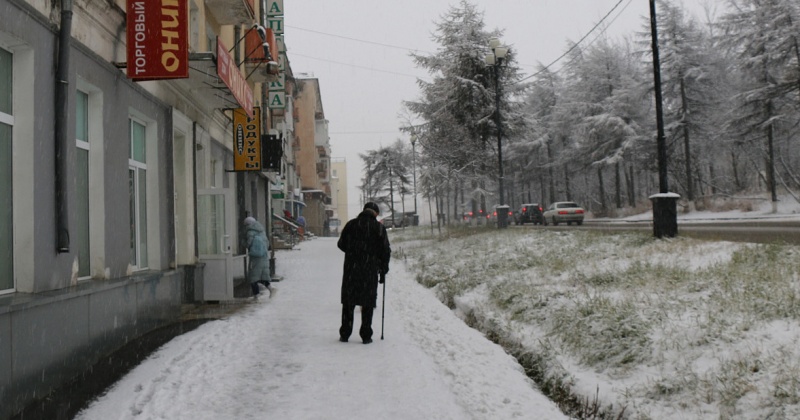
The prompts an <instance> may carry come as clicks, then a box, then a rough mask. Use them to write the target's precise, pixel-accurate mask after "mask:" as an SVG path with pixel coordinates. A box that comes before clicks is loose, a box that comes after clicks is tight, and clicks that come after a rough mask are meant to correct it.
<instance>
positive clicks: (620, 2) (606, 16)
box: [517, 0, 631, 83]
mask: <svg viewBox="0 0 800 420" xmlns="http://www.w3.org/2000/svg"><path fill="white" fill-rule="evenodd" d="M623 1H625V0H619V1H618V2H617V4H615V5H614V7H612V8H611V10H609V11H608V13H606V15H605V16H603V18H602V19H600V21H598V22H597V24H595V25H594V26H593V27H592V29H590V30H589V32H586V35H584V36H583V37H581V39H579V40H578V42H576V43H575V44H574V45H572V47H570V48H569V49H568V50H567V51H566V52H564V54H561V55H560V56H558V58H556V59H555V60H553V61H552V62H550V64H548V65H546V66H545V67H544V68H543V69H541V70H539V71H537V72H536V73H534V74H532V75H530V76H528V77H524V78H522V79H520V80H519V81H517V83H519V82H524V81H525V80H528V79H530V78H532V77H536V76H538V75H539V74H541V73H543V72H544V71H546V70H547V69H549V68H550V67H551V66H552V65H553V64H555V63H557V62H559V61H560V60H561V59H562V58H564V57H566V56H567V55H568V54H569V53H571V52H572V50H574V49H575V48H578V46H579V45H580V44H581V42H583V41H584V40H586V38H587V37H589V35H590V34H591V33H592V32H594V30H595V29H597V27H598V26H600V24H602V23H603V21H605V20H606V19H607V18H608V17H609V16H610V15H611V13H614V10H616V9H617V7H619V5H620V4H622V2H623ZM630 4H631V0H628V4H626V5H625V7H623V8H622V10H623V11H624V10H625V9H626V8H627V7H628V6H629V5H630ZM620 13H621V12H620ZM617 16H619V15H617ZM614 20H616V18H614ZM612 23H613V21H612ZM602 33H603V32H601V33H600V34H602ZM598 36H599V35H598ZM595 39H597V38H595ZM592 42H594V41H592Z"/></svg>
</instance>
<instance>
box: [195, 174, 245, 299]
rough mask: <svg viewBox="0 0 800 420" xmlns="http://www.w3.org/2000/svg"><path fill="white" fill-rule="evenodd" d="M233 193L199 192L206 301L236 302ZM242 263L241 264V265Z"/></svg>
mask: <svg viewBox="0 0 800 420" xmlns="http://www.w3.org/2000/svg"><path fill="white" fill-rule="evenodd" d="M233 209H234V205H233V192H232V191H231V190H230V189H227V188H225V189H220V188H214V189H205V190H198V191H197V243H198V248H199V249H198V251H199V252H198V253H199V254H200V255H199V257H200V261H202V262H204V263H205V269H204V273H203V300H205V301H210V300H213V301H222V300H232V299H233V298H234V296H233V278H234V274H236V272H237V271H239V270H236V266H235V260H241V258H235V257H234V256H233V247H234V244H233V236H232V235H233V232H234V219H235V216H234V213H235V212H234V210H233ZM241 264H242V262H241V261H238V265H241Z"/></svg>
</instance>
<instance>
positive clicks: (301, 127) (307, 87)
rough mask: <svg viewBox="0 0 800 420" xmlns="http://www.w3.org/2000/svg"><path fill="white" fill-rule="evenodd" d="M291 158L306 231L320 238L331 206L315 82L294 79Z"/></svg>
mask: <svg viewBox="0 0 800 420" xmlns="http://www.w3.org/2000/svg"><path fill="white" fill-rule="evenodd" d="M296 81H297V94H296V95H297V96H296V97H295V102H294V103H295V111H294V112H295V119H296V120H295V144H296V146H295V157H296V161H297V172H298V175H299V176H300V182H301V186H302V194H303V201H304V203H305V207H304V209H303V216H305V219H306V229H307V230H308V231H310V232H312V233H313V234H315V235H318V236H322V235H323V234H324V232H325V225H326V224H329V219H330V218H331V217H332V216H333V208H332V206H331V185H330V182H331V179H330V173H331V169H330V167H331V165H330V159H331V147H330V136H329V135H328V120H327V119H325V111H324V109H323V107H322V94H321V91H320V84H319V80H318V79H316V78H299V77H298V78H296Z"/></svg>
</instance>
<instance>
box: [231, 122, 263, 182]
mask: <svg viewBox="0 0 800 420" xmlns="http://www.w3.org/2000/svg"><path fill="white" fill-rule="evenodd" d="M253 115H254V116H253V117H252V118H251V117H250V116H248V113H247V112H246V111H245V110H244V109H242V108H235V109H234V110H233V170H234V171H260V170H261V159H262V157H261V108H259V107H254V108H253Z"/></svg>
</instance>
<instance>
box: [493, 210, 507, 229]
mask: <svg viewBox="0 0 800 420" xmlns="http://www.w3.org/2000/svg"><path fill="white" fill-rule="evenodd" d="M510 209H511V207H509V206H507V205H502V206H497V208H496V209H495V211H496V212H497V227H498V228H499V229H502V228H505V227H508V211H509V210H510Z"/></svg>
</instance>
